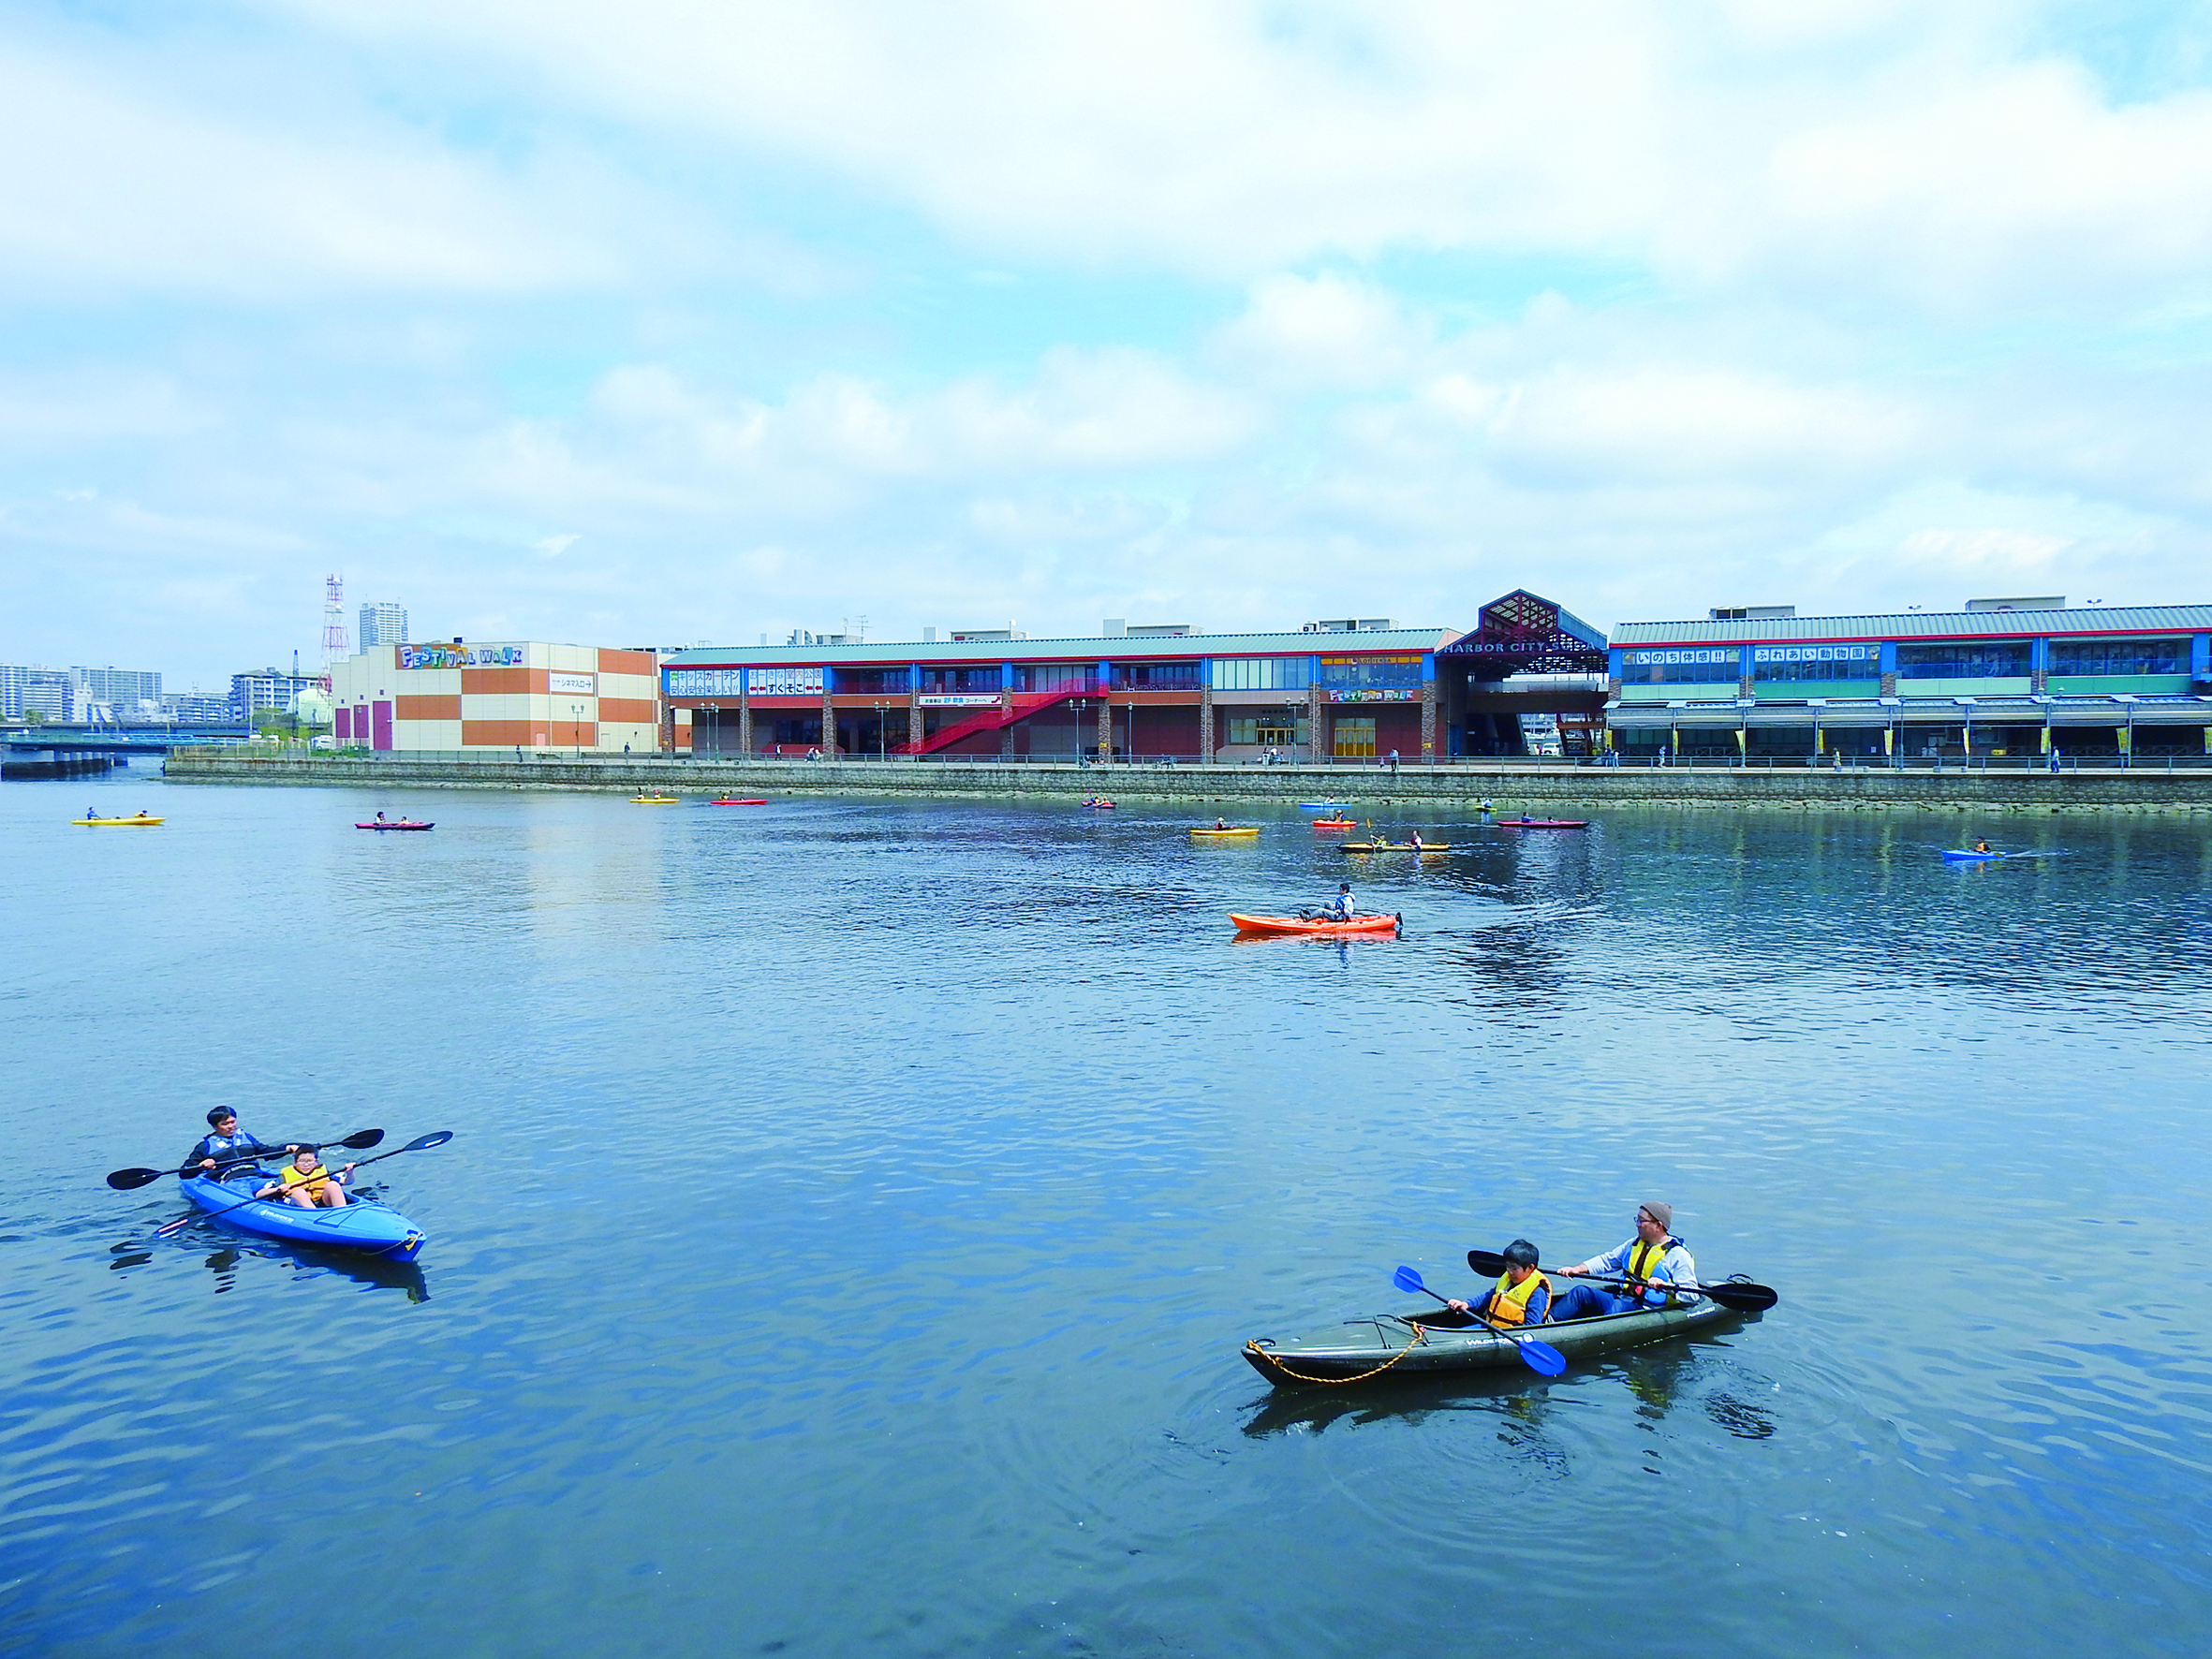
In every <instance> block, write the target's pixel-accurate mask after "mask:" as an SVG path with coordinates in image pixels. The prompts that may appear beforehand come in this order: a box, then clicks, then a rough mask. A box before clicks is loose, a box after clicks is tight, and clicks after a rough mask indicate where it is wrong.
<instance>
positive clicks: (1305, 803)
mask: <svg viewBox="0 0 2212 1659" xmlns="http://www.w3.org/2000/svg"><path fill="white" fill-rule="evenodd" d="M1298 810H1299V811H1300V812H1302V813H1348V812H1349V811H1351V807H1350V806H1349V804H1347V803H1346V802H1344V801H1341V800H1301V801H1300V802H1299V803H1298Z"/></svg>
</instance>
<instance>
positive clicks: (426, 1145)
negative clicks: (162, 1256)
mask: <svg viewBox="0 0 2212 1659" xmlns="http://www.w3.org/2000/svg"><path fill="white" fill-rule="evenodd" d="M440 1136H442V1137H444V1138H443V1139H441V1138H439V1137H440ZM452 1138H453V1137H452V1135H451V1133H450V1131H447V1130H443V1129H441V1130H439V1131H438V1132H437V1133H436V1134H435V1135H424V1136H421V1137H420V1138H417V1139H414V1140H410V1141H408V1142H407V1144H406V1145H405V1146H400V1147H394V1148H392V1150H391V1151H390V1152H378V1153H377V1154H376V1156H375V1157H373V1158H363V1159H362V1160H361V1162H360V1163H358V1164H356V1165H354V1168H356V1169H364V1168H366V1167H368V1166H369V1165H371V1164H381V1163H382V1162H383V1161H384V1160H385V1159H386V1158H396V1157H398V1156H399V1155H400V1153H402V1152H428V1151H429V1150H430V1149H431V1148H432V1147H434V1146H443V1145H445V1144H446V1141H448V1140H450V1139H452ZM326 1179H328V1180H331V1181H337V1180H338V1177H337V1176H335V1175H332V1176H329V1177H327V1178H326ZM341 1184H343V1183H341ZM280 1201H281V1200H279V1199H270V1198H264V1197H260V1196H259V1195H258V1194H257V1195H256V1196H254V1197H250V1198H241V1199H239V1201H238V1202H237V1203H235V1204H226V1205H224V1206H223V1208H222V1209H220V1210H210V1211H204V1212H203V1211H198V1210H195V1211H193V1212H192V1214H191V1215H180V1216H178V1217H177V1219H176V1220H174V1221H172V1222H170V1224H169V1225H168V1226H164V1227H157V1228H155V1233H154V1236H155V1238H156V1239H166V1238H168V1237H169V1236H170V1234H171V1233H173V1232H176V1231H178V1230H179V1229H180V1228H182V1227H183V1226H184V1224H185V1223H187V1222H189V1221H191V1220H193V1219H194V1218H195V1217H197V1216H199V1215H200V1214H202V1213H205V1215H206V1216H207V1218H208V1219H209V1220H210V1221H213V1220H214V1218H215V1217H216V1216H218V1215H229V1213H230V1212H231V1211H233V1210H243V1209H244V1208H245V1207H246V1206H247V1205H248V1204H267V1203H273V1202H280ZM333 1208H334V1206H333Z"/></svg>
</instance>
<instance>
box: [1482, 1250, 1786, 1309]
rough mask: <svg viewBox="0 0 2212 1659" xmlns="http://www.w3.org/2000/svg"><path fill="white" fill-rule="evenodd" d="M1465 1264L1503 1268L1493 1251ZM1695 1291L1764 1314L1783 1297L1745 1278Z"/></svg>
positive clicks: (1725, 1304) (1491, 1269)
mask: <svg viewBox="0 0 2212 1659" xmlns="http://www.w3.org/2000/svg"><path fill="white" fill-rule="evenodd" d="M1467 1266H1468V1267H1470V1268H1472V1269H1474V1270H1475V1271H1476V1272H1478V1273H1502V1272H1504V1271H1505V1257H1504V1256H1502V1255H1498V1254H1497V1252H1496V1251H1495V1250H1470V1251H1468V1252H1467ZM1543 1271H1545V1272H1547V1273H1558V1272H1559V1271H1560V1270H1559V1269H1557V1268H1545V1269H1544V1270H1543ZM1560 1276H1561V1277H1562V1278H1570V1279H1580V1278H1598V1279H1599V1282H1600V1283H1601V1284H1606V1285H1626V1284H1627V1283H1628V1281H1627V1280H1626V1279H1605V1278H1602V1277H1600V1275H1596V1274H1583V1273H1561V1274H1560ZM1657 1282H1658V1283H1664V1281H1657ZM1697 1294H1698V1295H1700V1296H1703V1297H1705V1298H1707V1299H1711V1300H1713V1301H1716V1302H1718V1303H1719V1304H1720V1305H1721V1306H1722V1307H1724V1308H1734V1309H1736V1310H1737V1311H1738V1312H1740V1313H1745V1314H1763V1313H1765V1312H1766V1310H1767V1309H1769V1308H1771V1307H1773V1306H1774V1305H1775V1304H1776V1303H1777V1302H1778V1301H1780V1300H1781V1298H1780V1297H1778V1296H1777V1295H1776V1294H1775V1293H1774V1292H1773V1291H1771V1290H1769V1289H1768V1288H1767V1287H1766V1286H1765V1285H1754V1284H1752V1283H1751V1282H1750V1281H1749V1280H1747V1279H1724V1280H1722V1281H1721V1282H1720V1283H1719V1284H1718V1285H1711V1284H1705V1285H1699V1286H1698V1287H1697Z"/></svg>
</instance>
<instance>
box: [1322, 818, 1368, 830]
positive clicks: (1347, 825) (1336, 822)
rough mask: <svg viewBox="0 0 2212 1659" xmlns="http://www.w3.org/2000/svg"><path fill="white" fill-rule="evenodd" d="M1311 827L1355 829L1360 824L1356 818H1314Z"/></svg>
mask: <svg viewBox="0 0 2212 1659" xmlns="http://www.w3.org/2000/svg"><path fill="white" fill-rule="evenodd" d="M1313 827H1314V828H1315V829H1358V828H1359V827H1360V825H1359V820H1358V819H1357V818H1316V819H1315V820H1314V821H1313Z"/></svg>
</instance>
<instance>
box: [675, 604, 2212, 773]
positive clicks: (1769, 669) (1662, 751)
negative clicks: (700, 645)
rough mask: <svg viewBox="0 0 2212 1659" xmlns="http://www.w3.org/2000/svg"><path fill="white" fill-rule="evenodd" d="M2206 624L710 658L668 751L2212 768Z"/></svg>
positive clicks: (2089, 610) (1828, 621)
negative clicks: (2053, 761) (2151, 762)
mask: <svg viewBox="0 0 2212 1659" xmlns="http://www.w3.org/2000/svg"><path fill="white" fill-rule="evenodd" d="M2208 646H2212V606H2203V605H2199V606H2157V607H2135V608H2126V609H2121V608H2109V609H2107V608H2101V607H2097V606H2081V607H2074V608H2071V609H2070V608H2068V607H2067V606H2066V604H2065V602H2064V601H2063V600H2060V599H2040V598H2039V599H1987V600H1972V601H1969V603H1968V605H1967V607H1966V608H1965V609H1961V610H1958V611H1955V612H1949V613H1941V614H1938V613H1928V612H1920V611H1912V612H1907V613H1905V614H1901V615H1887V616H1825V617H1815V616H1806V617H1800V616H1797V615H1795V614H1794V613H1793V612H1792V610H1790V609H1788V608H1786V607H1773V608H1745V609H1717V610H1714V611H1712V612H1710V613H1709V614H1708V615H1707V616H1706V617H1705V618H1704V619H1703V620H1702V621H1694V622H1677V623H1624V624H1620V625H1619V626H1618V627H1617V628H1616V629H1615V632H1614V634H1613V636H1612V638H1611V639H1607V638H1606V637H1605V636H1604V635H1603V634H1601V633H1600V632H1599V631H1598V630H1596V629H1594V628H1592V627H1591V626H1590V625H1589V624H1586V623H1584V622H1582V621H1580V620H1579V619H1577V618H1576V617H1574V616H1573V615H1571V613H1569V612H1568V611H1566V610H1564V609H1560V608H1559V606H1558V605H1556V603H1554V602H1553V601H1551V600H1548V599H1544V598H1541V597H1539V596H1538V595H1534V594H1530V593H1527V592H1526V591H1521V590H1516V591H1515V592H1513V593H1511V594H1508V595H1504V596H1503V597H1501V598H1498V599H1496V600H1494V601H1492V602H1491V603H1490V604H1488V605H1485V606H1483V607H1482V610H1481V612H1480V613H1479V616H1478V618H1477V622H1476V625H1475V627H1474V628H1473V629H1472V630H1471V631H1467V632H1462V631H1461V630H1459V629H1456V628H1450V627H1419V628H1412V627H1398V626H1395V625H1394V624H1390V623H1388V622H1377V621H1370V620H1357V619H1347V620H1345V621H1342V622H1329V623H1309V624H1305V626H1304V627H1302V628H1300V629H1299V630H1297V631H1296V632H1285V633H1276V634H1264V633H1263V634H1194V633H1192V632H1190V631H1189V630H1188V629H1187V628H1183V627H1168V626H1161V627H1151V628H1123V627H1121V626H1120V625H1119V624H1108V625H1107V627H1106V628H1105V629H1104V630H1102V631H1101V632H1100V633H1099V635H1097V636H1095V637H1086V638H1081V639H1025V638H1023V637H1021V636H1020V635H1018V634H1015V633H1013V632H1011V631H1010V630H1008V631H998V632H987V633H986V632H976V633H968V634H954V635H953V636H951V638H950V639H946V640H941V641H940V640H936V639H923V640H922V641H920V642H910V643H904V644H881V645H877V644H843V643H835V644H825V643H821V642H815V643H803V644H796V645H782V646H761V647H759V648H758V649H754V648H750V647H715V648H710V649H700V650H696V651H686V652H678V653H672V654H671V655H670V656H669V657H668V658H667V660H666V661H665V663H664V664H663V667H662V689H663V693H664V706H665V710H666V714H667V720H668V724H667V726H666V727H665V728H664V732H663V741H664V742H666V743H667V744H669V745H670V746H672V747H673V748H675V749H677V750H678V751H679V752H683V751H688V752H690V753H693V754H697V755H700V756H709V755H771V754H780V755H785V756H794V755H806V754H810V753H814V752H817V751H819V752H821V753H824V754H840V755H846V756H863V755H865V756H885V757H887V758H888V757H894V756H945V757H948V758H951V757H981V756H999V757H1001V758H1008V759H1018V758H1034V759H1039V760H1047V759H1058V760H1069V759H1072V758H1074V757H1076V756H1084V757H1087V758H1098V757H1099V756H1111V757H1113V758H1114V759H1124V758H1131V757H1134V758H1138V759H1158V758H1168V757H1172V758H1174V759H1177V760H1184V761H1213V762H1245V761H1255V760H1264V759H1266V758H1268V757H1269V756H1271V755H1272V756H1276V757H1279V758H1281V759H1285V760H1300V761H1304V760H1310V759H1324V760H1325V759H1336V760H1345V761H1361V760H1377V759H1384V758H1387V757H1388V756H1391V755H1392V754H1394V753H1395V754H1396V755H1397V756H1399V757H1400V758H1401V760H1402V761H1403V762H1404V763H1406V764H1419V763H1420V762H1422V761H1423V760H1450V759H1455V758H1472V757H1479V756H1505V755H1525V754H1531V753H1539V752H1558V753H1561V754H1563V755H1565V756H1569V757H1575V756H1588V755H1594V754H1598V753H1600V752H1603V751H1607V750H1610V751H1612V752H1614V753H1615V754H1616V755H1618V756H1620V757H1621V758H1623V759H1642V760H1656V759H1661V758H1674V757H1683V756H1688V757H1701V756H1710V757H1723V756H1731V757H1737V758H1743V759H1753V758H1765V759H1769V760H1773V759H1778V758H1789V759H1795V760H1803V759H1805V758H1807V757H1821V756H1825V757H1829V758H1831V759H1834V758H1851V759H1863V760H1876V761H1878V760H1880V758H1883V757H1888V758H1893V759H1897V760H1923V761H1924V760H1926V759H1930V758H1947V757H1971V758H1983V759H1985V758H1989V757H1993V756H2000V757H2002V756H2009V757H2011V758H2012V759H2013V760H2014V761H2015V762H2017V761H2019V760H2021V759H2023V758H2025V757H2028V756H2035V757H2039V758H2040V757H2043V756H2049V755H2051V754H2052V753H2053V752H2054V751H2056V752H2057V753H2058V754H2060V755H2062V756H2073V757H2076V758H2080V757H2085V756H2110V757H2114V758H2118V757H2124V756H2133V755H2142V756H2169V755H2172V756H2180V755H2190V756H2205V755H2206V754H2207V753H2212V659H2208V657H2207V648H2208Z"/></svg>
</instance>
